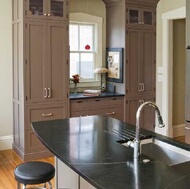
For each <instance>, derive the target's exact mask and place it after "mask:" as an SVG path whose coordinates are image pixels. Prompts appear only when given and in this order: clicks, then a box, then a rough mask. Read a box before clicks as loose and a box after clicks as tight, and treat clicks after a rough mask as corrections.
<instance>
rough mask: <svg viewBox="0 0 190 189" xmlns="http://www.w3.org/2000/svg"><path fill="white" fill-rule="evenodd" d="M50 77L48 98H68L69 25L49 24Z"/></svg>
mask: <svg viewBox="0 0 190 189" xmlns="http://www.w3.org/2000/svg"><path fill="white" fill-rule="evenodd" d="M48 42H49V44H48V46H47V47H48V51H47V52H48V55H49V75H48V76H49V77H48V78H46V79H47V80H49V81H48V83H49V84H48V86H47V88H50V89H48V90H49V91H48V92H49V94H48V100H49V101H50V100H53V101H55V100H67V94H68V85H69V82H68V73H69V67H68V64H67V61H68V49H69V46H66V44H68V30H67V25H64V24H60V23H49V24H48Z"/></svg>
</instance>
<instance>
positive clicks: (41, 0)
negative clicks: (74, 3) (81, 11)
mask: <svg viewBox="0 0 190 189" xmlns="http://www.w3.org/2000/svg"><path fill="white" fill-rule="evenodd" d="M67 10H68V0H26V11H25V15H26V17H29V18H39V17H40V18H43V19H56V20H65V19H68V11H67Z"/></svg>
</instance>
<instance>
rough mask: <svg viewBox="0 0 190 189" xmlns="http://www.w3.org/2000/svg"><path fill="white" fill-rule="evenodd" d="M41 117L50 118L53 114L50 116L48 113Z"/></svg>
mask: <svg viewBox="0 0 190 189" xmlns="http://www.w3.org/2000/svg"><path fill="white" fill-rule="evenodd" d="M42 116H43V117H51V116H53V114H52V113H49V114H42Z"/></svg>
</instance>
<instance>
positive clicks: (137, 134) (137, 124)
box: [133, 102, 165, 158]
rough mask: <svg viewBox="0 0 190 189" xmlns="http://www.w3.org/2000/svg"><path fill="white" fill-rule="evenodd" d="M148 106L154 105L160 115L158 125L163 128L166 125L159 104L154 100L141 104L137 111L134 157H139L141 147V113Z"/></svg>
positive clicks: (158, 115)
mask: <svg viewBox="0 0 190 189" xmlns="http://www.w3.org/2000/svg"><path fill="white" fill-rule="evenodd" d="M147 106H152V107H153V108H155V110H156V113H157V117H158V123H159V125H158V127H160V128H162V127H164V126H165V125H164V123H163V120H162V116H161V114H160V110H159V109H158V106H157V105H156V104H155V103H153V102H145V103H143V104H141V105H140V106H139V108H138V110H137V113H136V135H135V139H134V155H133V156H134V158H138V155H139V149H140V137H139V131H140V115H141V110H142V109H143V108H144V107H147Z"/></svg>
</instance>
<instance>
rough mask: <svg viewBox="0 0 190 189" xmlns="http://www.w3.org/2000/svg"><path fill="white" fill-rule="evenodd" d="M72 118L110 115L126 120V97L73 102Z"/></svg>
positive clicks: (71, 104)
mask: <svg viewBox="0 0 190 189" xmlns="http://www.w3.org/2000/svg"><path fill="white" fill-rule="evenodd" d="M70 107H71V110H70V117H78V116H89V115H108V116H111V117H113V118H116V119H120V120H122V121H123V120H124V97H106V98H91V99H79V100H71V102H70Z"/></svg>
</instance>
